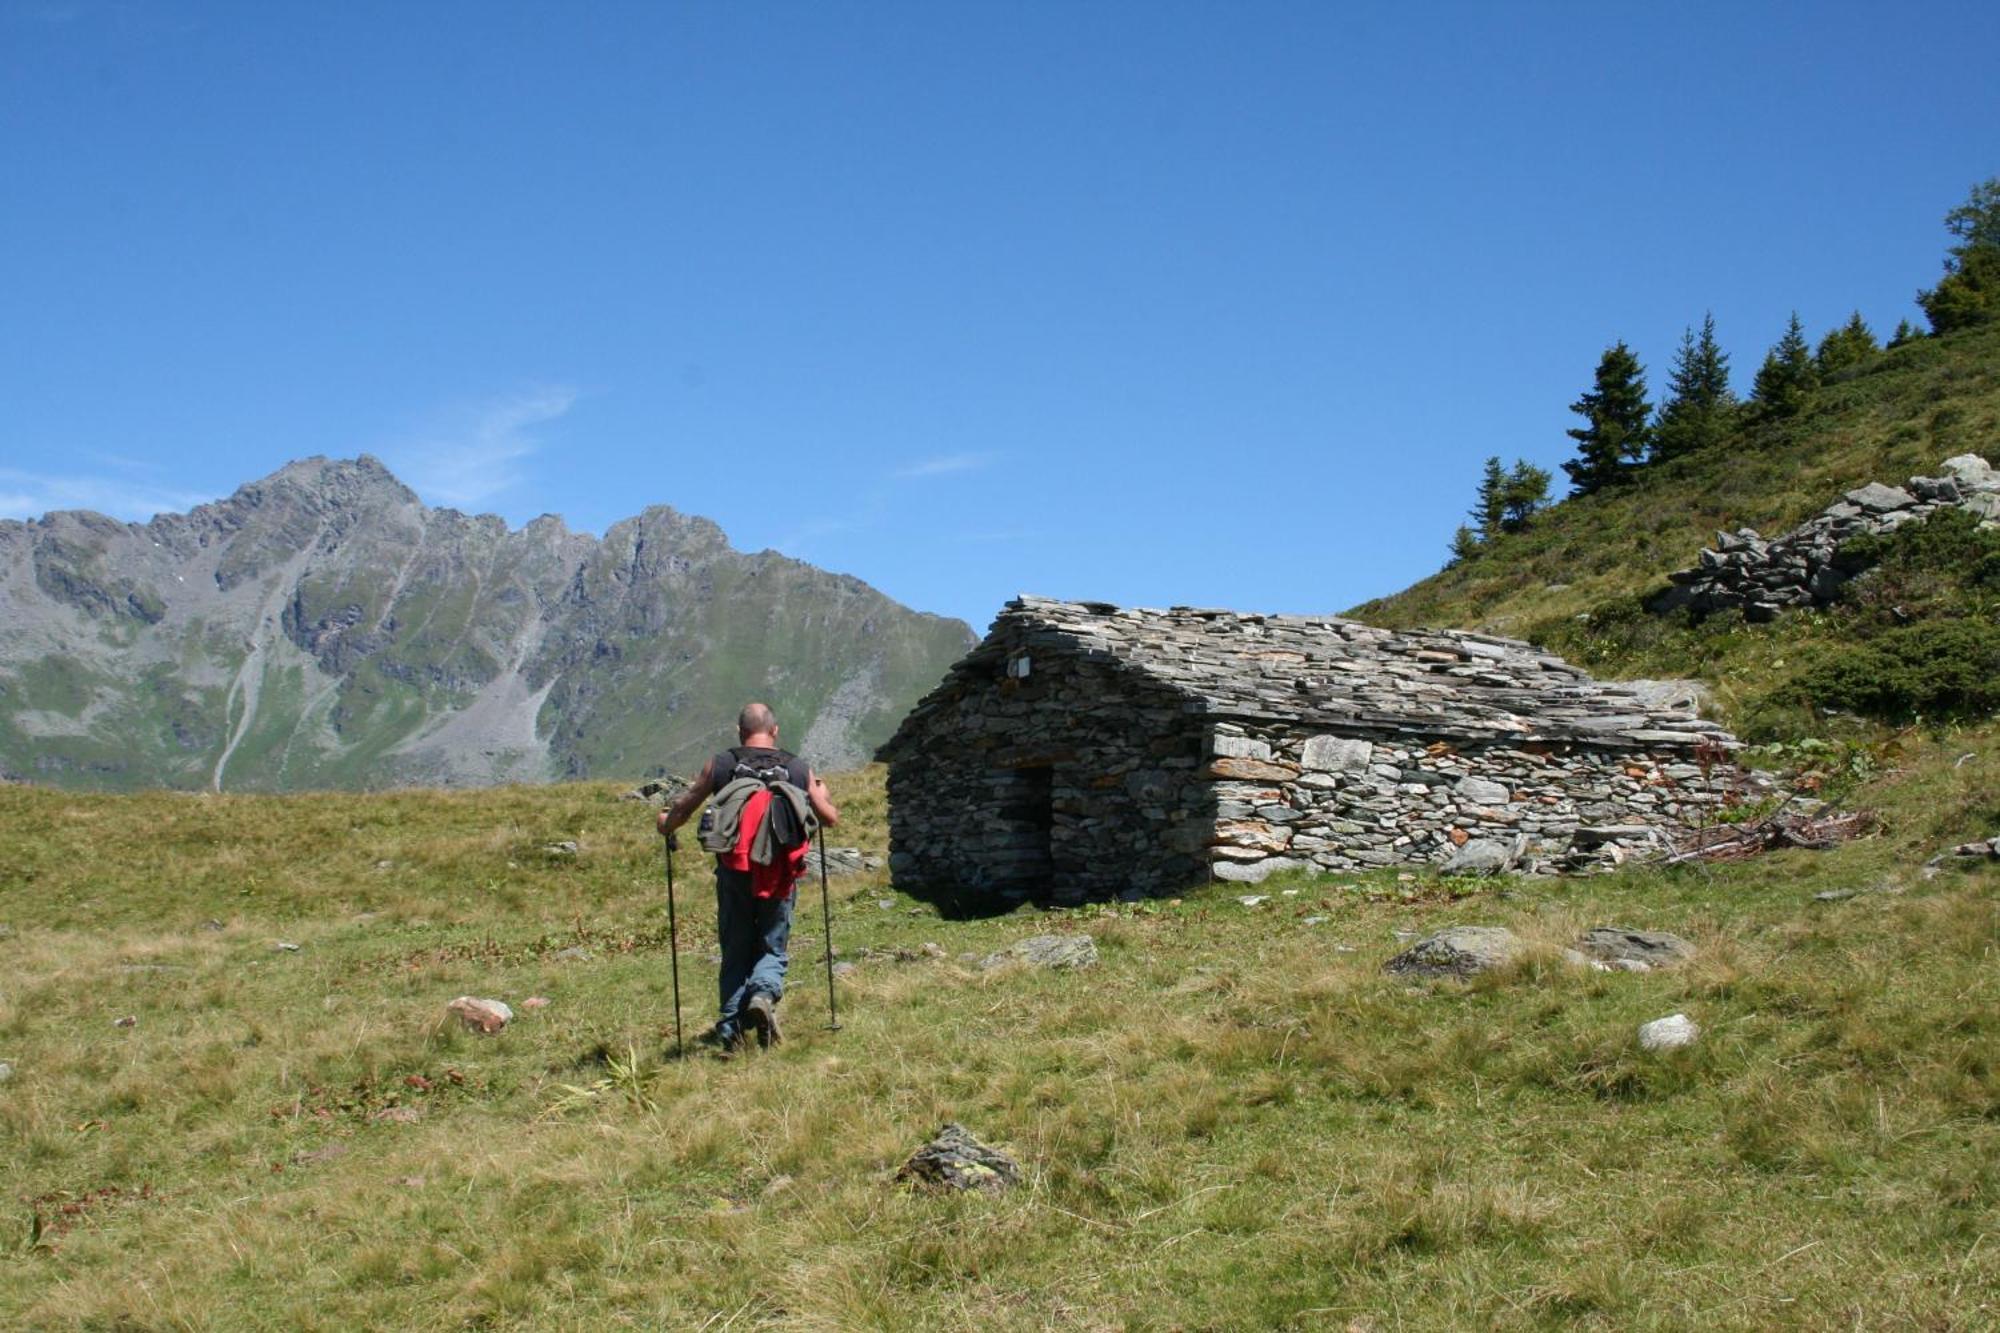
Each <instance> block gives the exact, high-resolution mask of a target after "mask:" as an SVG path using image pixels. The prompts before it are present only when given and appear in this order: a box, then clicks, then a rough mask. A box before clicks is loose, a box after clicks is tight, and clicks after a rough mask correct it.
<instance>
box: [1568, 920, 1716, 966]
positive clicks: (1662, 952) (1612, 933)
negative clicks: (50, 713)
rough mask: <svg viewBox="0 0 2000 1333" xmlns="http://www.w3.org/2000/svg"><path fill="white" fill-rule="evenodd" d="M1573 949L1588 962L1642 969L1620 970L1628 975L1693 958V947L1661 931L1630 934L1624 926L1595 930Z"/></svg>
mask: <svg viewBox="0 0 2000 1333" xmlns="http://www.w3.org/2000/svg"><path fill="white" fill-rule="evenodd" d="M1576 947H1577V948H1578V949H1579V950H1581V951H1582V952H1583V953H1585V954H1587V955H1588V956H1590V957H1591V958H1595V959H1599V960H1601V961H1603V962H1606V963H1610V964H1612V965H1613V966H1619V965H1620V964H1624V963H1639V964H1642V966H1641V967H1637V968H1631V967H1621V969H1620V970H1622V971H1627V972H1635V971H1651V970H1652V969H1653V968H1656V967H1671V966H1673V965H1674V964H1675V963H1684V962H1686V961H1687V960H1688V959H1690V958H1693V957H1694V955H1695V947H1694V945H1692V944H1690V943H1688V942H1687V941H1686V940H1684V939H1682V938H1681V937H1680V936H1678V935H1670V934H1668V933H1667V932H1666V931H1664V930H1633V929H1631V928H1630V927H1627V926H1597V927H1594V928H1592V929H1590V930H1587V931H1585V932H1584V933H1583V938H1582V939H1580V940H1578V941H1577V942H1576Z"/></svg>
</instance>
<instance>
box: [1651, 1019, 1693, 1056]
mask: <svg viewBox="0 0 2000 1333" xmlns="http://www.w3.org/2000/svg"><path fill="white" fill-rule="evenodd" d="M1700 1035H1701V1029H1700V1028H1699V1027H1697V1026H1696V1025H1695V1022H1694V1020H1693V1019H1691V1018H1689V1017H1688V1016H1687V1015H1686V1014H1669V1015H1667V1016H1666V1017H1665V1018H1656V1019H1654V1020H1653V1021H1652V1022H1650V1023H1642V1024H1640V1025H1639V1049H1641V1050H1645V1051H1677V1050H1679V1049H1680V1048H1681V1047H1683V1046H1692V1045H1694V1042H1695V1038H1697V1037H1699V1036H1700Z"/></svg>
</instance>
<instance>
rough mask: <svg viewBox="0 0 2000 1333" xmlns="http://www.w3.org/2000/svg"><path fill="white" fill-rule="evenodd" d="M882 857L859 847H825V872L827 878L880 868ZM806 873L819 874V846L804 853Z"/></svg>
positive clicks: (809, 874) (815, 875)
mask: <svg viewBox="0 0 2000 1333" xmlns="http://www.w3.org/2000/svg"><path fill="white" fill-rule="evenodd" d="M881 868H882V858H881V857H879V856H870V855H868V854H867V853H865V852H863V851H862V850H861V849H860V848H859V847H829V848H827V849H826V873H827V876H828V877H829V878H832V879H838V878H839V877H840V876H842V875H859V874H861V873H862V872H864V871H869V870H880V869H881ZM806 874H807V875H808V876H809V877H817V876H818V875H819V848H817V847H815V848H813V849H812V850H811V851H809V852H807V853H806Z"/></svg>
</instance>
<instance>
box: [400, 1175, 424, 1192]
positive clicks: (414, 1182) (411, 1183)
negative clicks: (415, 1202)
mask: <svg viewBox="0 0 2000 1333" xmlns="http://www.w3.org/2000/svg"><path fill="white" fill-rule="evenodd" d="M396 1183H397V1184H398V1185H401V1186H402V1187H403V1188H404V1189H406V1190H420V1189H422V1188H423V1187H424V1178H423V1177H422V1176H398V1177H396Z"/></svg>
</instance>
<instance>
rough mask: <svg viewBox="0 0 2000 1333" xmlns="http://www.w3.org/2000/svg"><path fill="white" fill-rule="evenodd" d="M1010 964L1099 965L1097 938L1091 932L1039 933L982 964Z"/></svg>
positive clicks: (1062, 967) (1069, 966)
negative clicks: (1092, 936) (1076, 933)
mask: <svg viewBox="0 0 2000 1333" xmlns="http://www.w3.org/2000/svg"><path fill="white" fill-rule="evenodd" d="M1009 963H1025V964H1027V965H1028V966H1030V967H1047V968H1055V969H1057V970H1062V971H1067V970H1070V969H1073V968H1079V967H1095V966H1096V965H1097V941H1096V940H1094V939H1092V938H1091V937H1090V936H1088V935H1036V936H1033V937H1032V938H1030V939H1025V940H1022V941H1020V942H1019V943H1018V944H1011V945H1009V946H1007V947H1006V948H1005V949H1002V950H1000V951H999V952H998V953H990V954H988V955H986V958H985V960H984V961H982V962H981V963H980V966H981V967H987V968H993V967H1004V966H1006V965H1007V964H1009Z"/></svg>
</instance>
